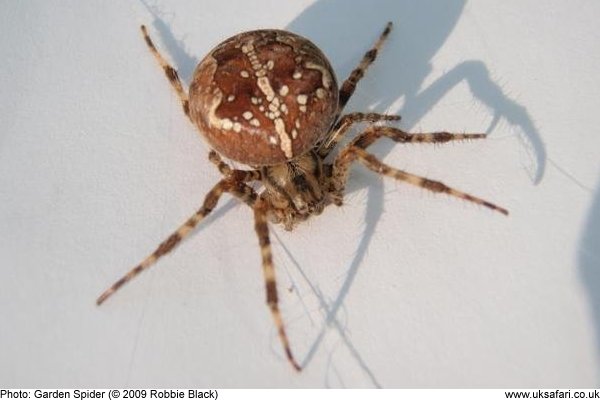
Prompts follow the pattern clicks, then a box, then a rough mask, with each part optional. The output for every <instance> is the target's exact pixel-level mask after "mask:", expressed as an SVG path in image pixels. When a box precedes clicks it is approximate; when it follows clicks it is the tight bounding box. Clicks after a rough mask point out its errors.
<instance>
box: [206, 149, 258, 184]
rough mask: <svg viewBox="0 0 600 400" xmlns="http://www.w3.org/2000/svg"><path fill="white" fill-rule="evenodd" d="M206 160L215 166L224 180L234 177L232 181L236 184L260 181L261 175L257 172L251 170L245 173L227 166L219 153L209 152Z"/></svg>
mask: <svg viewBox="0 0 600 400" xmlns="http://www.w3.org/2000/svg"><path fill="white" fill-rule="evenodd" d="M208 159H209V160H210V162H211V163H213V164H215V165H216V166H217V169H218V170H219V172H220V173H221V174H222V175H223V176H225V177H226V178H229V177H231V176H232V175H235V177H234V178H233V179H234V180H235V181H238V182H250V181H259V180H260V179H261V173H260V171H259V170H256V169H253V170H250V171H245V170H240V169H233V168H231V166H230V165H229V164H227V163H226V162H225V161H223V159H222V158H221V156H220V155H219V153H217V152H216V151H214V150H211V151H210V152H209V153H208Z"/></svg>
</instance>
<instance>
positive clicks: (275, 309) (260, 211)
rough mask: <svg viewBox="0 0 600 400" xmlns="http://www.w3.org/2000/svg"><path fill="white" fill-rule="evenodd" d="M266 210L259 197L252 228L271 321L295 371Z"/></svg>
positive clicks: (298, 366) (296, 367)
mask: <svg viewBox="0 0 600 400" xmlns="http://www.w3.org/2000/svg"><path fill="white" fill-rule="evenodd" d="M267 210H268V203H267V202H266V201H265V200H264V199H262V198H261V199H259V200H258V201H257V202H256V203H255V205H254V229H255V230H256V235H257V236H258V242H259V244H260V254H261V258H262V267H263V274H264V277H265V289H266V293H267V305H268V306H269V310H271V315H272V316H273V321H274V322H275V326H276V328H277V333H278V334H279V339H280V340H281V344H282V345H283V349H284V351H285V354H286V356H287V359H288V360H289V362H290V363H291V364H292V366H293V367H294V369H295V370H296V371H300V370H301V369H302V368H301V367H300V365H299V364H298V363H297V362H296V359H295V358H294V356H293V355H292V350H291V348H290V342H289V340H288V337H287V334H286V333H285V327H284V324H283V319H282V317H281V312H280V311H279V305H278V303H279V299H278V296H277V285H276V282H275V267H274V266H273V255H272V253H271V240H270V239H269V226H268V225H267Z"/></svg>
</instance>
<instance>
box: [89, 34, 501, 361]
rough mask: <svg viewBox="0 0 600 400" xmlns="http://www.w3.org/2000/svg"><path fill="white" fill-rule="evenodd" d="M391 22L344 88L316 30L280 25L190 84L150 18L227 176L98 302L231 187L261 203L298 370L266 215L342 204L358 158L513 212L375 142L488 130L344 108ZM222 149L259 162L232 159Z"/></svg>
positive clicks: (283, 217) (188, 110) (263, 233)
mask: <svg viewBox="0 0 600 400" xmlns="http://www.w3.org/2000/svg"><path fill="white" fill-rule="evenodd" d="M391 28H392V23H391V22H390V23H388V24H387V25H386V27H385V29H384V31H383V32H382V33H381V35H380V36H379V39H378V40H377V41H376V43H375V45H374V46H373V48H371V49H370V50H369V51H367V52H366V53H365V55H364V56H363V58H362V60H361V62H360V64H359V65H358V66H357V67H356V69H354V70H353V71H352V73H351V74H350V76H349V77H348V79H346V80H345V81H344V83H343V84H342V86H341V88H339V90H338V86H337V81H336V77H335V74H334V72H333V69H332V67H331V65H330V64H329V62H328V61H327V59H326V57H325V56H324V55H323V53H322V52H321V51H320V50H319V49H318V48H317V47H316V46H315V45H314V44H312V43H311V42H310V41H309V40H307V39H305V38H303V37H301V36H298V35H295V34H293V33H290V32H286V31H281V30H257V31H250V32H244V33H240V34H238V35H235V36H233V37H231V38H229V39H227V40H226V41H224V42H223V43H221V44H219V45H218V46H217V47H216V48H215V49H213V50H212V51H211V52H210V53H209V54H208V55H207V56H206V57H205V58H204V59H203V60H202V61H201V62H200V64H199V65H198V66H197V67H196V70H195V72H194V75H193V79H192V83H191V85H190V88H189V94H188V93H186V91H185V90H184V89H183V87H182V85H181V81H180V80H179V77H178V74H177V71H176V70H175V69H174V68H173V67H171V66H170V65H169V64H168V63H167V62H166V61H165V59H164V58H163V57H162V56H161V54H160V53H159V52H158V51H157V49H156V47H155V46H154V44H153V42H152V40H151V39H150V37H149V36H148V32H147V30H146V27H145V26H143V25H142V26H141V30H142V34H143V36H144V39H145V41H146V44H147V46H148V48H149V49H150V51H151V53H152V54H153V55H154V58H156V60H157V61H158V63H159V64H160V66H161V67H162V68H163V70H164V72H165V74H166V76H167V78H168V79H169V81H170V83H171V85H172V86H173V89H175V92H176V93H177V95H178V96H179V98H180V100H181V104H182V107H183V111H184V113H185V114H186V115H187V117H188V118H189V119H190V120H191V122H192V123H194V124H195V125H196V126H197V127H198V128H199V130H200V132H201V133H202V134H203V135H204V137H205V138H206V139H207V140H208V142H209V144H210V145H211V147H212V148H213V149H214V150H211V151H210V153H209V160H210V161H211V162H212V163H213V164H215V165H216V166H217V168H218V169H219V172H220V173H221V174H222V175H223V178H222V179H221V180H220V181H219V182H218V183H217V184H216V185H215V186H214V187H213V188H212V189H211V190H210V191H209V192H208V194H207V195H206V197H205V199H204V203H203V204H202V207H200V209H199V210H198V211H196V212H195V213H194V214H193V215H192V216H191V217H190V218H189V219H188V220H187V221H186V222H185V223H184V224H183V225H181V226H180V227H179V228H178V229H177V230H176V231H175V232H174V233H173V234H171V235H170V236H169V237H168V238H167V239H166V240H165V241H163V242H162V243H161V244H160V245H159V246H158V248H157V249H156V250H155V251H154V252H153V253H152V254H151V255H149V256H148V257H147V258H146V259H144V260H143V261H142V262H141V263H140V264H139V265H137V266H136V267H135V268H133V269H132V270H131V271H129V272H128V273H127V274H126V275H125V276H123V277H122V278H121V279H119V280H118V281H117V282H115V283H114V284H113V285H112V286H111V287H110V288H109V289H107V290H106V291H105V292H104V293H102V295H101V296H100V297H99V298H98V300H97V304H98V305H100V304H101V303H102V302H104V301H105V300H106V299H107V298H108V297H109V296H110V295H112V294H113V293H114V292H115V291H117V290H118V289H119V288H120V287H121V286H123V285H124V284H125V283H127V282H129V281H130V280H131V279H133V278H134V277H135V276H136V275H138V274H139V273H141V272H142V271H143V270H145V269H147V268H149V267H150V266H151V265H152V264H154V263H155V262H156V261H157V260H158V259H159V258H160V257H162V256H163V255H165V254H167V253H169V252H170V251H171V250H172V249H173V248H174V247H175V246H176V245H177V244H179V242H181V241H182V240H183V239H184V238H185V237H187V236H188V235H189V234H190V233H191V232H192V231H193V229H194V228H195V227H196V226H197V225H198V223H200V221H202V220H203V219H204V218H205V217H206V216H207V215H208V214H209V213H210V212H211V211H212V210H213V209H214V208H215V206H216V205H217V202H218V201H219V199H220V198H221V196H222V195H223V194H224V193H229V194H231V195H233V196H235V197H237V198H238V199H240V200H241V201H242V202H244V203H245V204H247V205H248V206H249V207H251V208H252V210H253V211H254V223H255V230H256V234H257V235H258V241H259V244H260V251H261V257H262V268H263V273H264V279H265V286H266V295H267V304H268V307H269V309H270V311H271V314H272V317H273V320H274V322H275V326H276V327H277V331H278V335H279V339H280V340H281V344H282V345H283V349H284V351H285V354H286V356H287V359H288V360H289V362H290V363H291V364H292V366H293V367H294V368H295V369H296V370H298V371H299V370H301V366H300V364H299V363H298V362H297V361H296V359H295V358H294V356H293V355H292V351H291V348H290V344H289V340H288V337H287V334H286V331H285V328H284V323H283V320H282V317H281V313H280V311H279V305H278V296H277V287H276V283H275V269H274V266H273V259H272V254H271V244H270V239H269V228H268V222H271V223H278V224H282V225H283V226H284V227H285V229H287V230H292V229H293V228H294V226H295V225H296V224H298V223H299V222H301V221H304V220H306V219H307V218H308V217H310V216H311V215H318V214H320V213H321V212H322V211H323V209H324V208H325V207H326V206H327V205H329V204H335V205H336V206H341V205H342V200H343V195H344V188H345V185H346V181H347V180H348V175H349V171H350V166H351V164H352V163H353V162H355V161H358V162H359V163H361V164H362V165H364V166H365V167H366V168H368V169H370V170H372V171H374V172H375V173H378V174H380V175H384V176H389V177H392V178H394V179H397V180H400V181H404V182H407V183H410V184H412V185H416V186H420V187H422V188H424V189H426V190H430V191H433V192H441V193H447V194H449V195H451V196H455V197H459V198H461V199H464V200H467V201H470V202H473V203H476V204H480V205H482V206H485V207H488V208H490V209H492V210H495V211H498V212H501V213H502V214H505V215H507V214H508V211H507V210H505V209H504V208H501V207H498V206H496V205H494V204H492V203H490V202H488V201H485V200H482V199H480V198H477V197H474V196H471V195H470V194H467V193H464V192H461V191H458V190H456V189H453V188H450V187H448V186H446V185H445V184H443V183H441V182H437V181H433V180H430V179H427V178H423V177H420V176H416V175H413V174H410V173H408V172H405V171H402V170H399V169H396V168H393V167H390V166H388V165H386V164H384V163H383V162H381V161H379V160H378V159H377V158H376V157H375V156H374V155H372V154H370V153H369V152H368V151H367V148H368V147H369V146H370V145H371V144H373V143H374V142H375V141H377V140H378V139H380V138H383V137H386V138H389V139H391V140H393V141H396V142H399V143H417V142H418V143H443V142H448V141H452V140H464V139H482V138H484V137H485V136H486V135H485V134H479V133H477V134H456V133H448V132H435V133H418V134H411V133H407V132H404V131H402V130H400V129H398V128H393V127H389V126H381V125H376V124H375V123H376V122H382V121H398V120H400V117H399V116H396V115H386V114H376V113H359V112H356V113H350V114H346V115H342V111H343V109H344V107H345V105H346V104H347V102H348V100H349V99H350V97H351V96H352V94H353V93H354V90H355V88H356V85H357V83H358V82H359V81H360V79H361V78H362V77H363V75H364V73H365V71H366V70H367V68H368V67H369V65H370V64H371V63H373V61H375V58H376V57H377V54H378V53H379V50H380V49H381V46H382V45H383V42H384V41H385V39H386V38H387V37H388V35H389V33H390V31H391ZM357 122H369V123H370V125H369V127H368V128H367V129H366V130H365V131H364V132H362V133H361V134H359V135H358V136H357V137H355V138H354V139H353V140H351V141H350V143H349V144H348V145H347V146H345V147H344V148H343V149H341V150H340V151H339V153H338V155H337V156H336V157H335V158H334V159H333V160H332V161H329V162H328V161H326V160H327V157H328V156H329V155H330V153H331V152H332V150H333V149H334V148H335V147H336V145H337V144H338V143H339V142H340V140H341V139H342V138H343V137H344V135H345V134H346V133H347V132H348V130H349V128H350V127H351V126H352V125H353V124H355V123H357ZM215 150H216V151H215ZM220 155H223V156H225V157H227V158H229V159H232V160H235V161H238V162H240V163H243V164H245V165H249V166H251V169H249V170H241V169H233V168H232V167H231V166H229V165H228V164H227V163H225V162H224V161H223V160H222V159H221V156H220ZM253 182H260V183H261V184H262V185H263V186H264V190H262V191H261V192H257V191H256V190H255V189H253V187H252V186H250V185H249V184H250V183H253Z"/></svg>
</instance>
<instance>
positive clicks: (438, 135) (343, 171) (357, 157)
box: [331, 126, 508, 215]
mask: <svg viewBox="0 0 600 400" xmlns="http://www.w3.org/2000/svg"><path fill="white" fill-rule="evenodd" d="M381 137H388V138H390V139H392V140H394V141H396V142H401V143H445V142H449V141H452V140H466V139H482V138H485V137H486V135H485V134H481V133H474V134H466V133H465V134H458V133H449V132H434V133H418V134H410V133H407V132H404V131H402V130H400V129H396V128H391V127H385V126H375V127H371V128H369V129H368V130H367V131H365V132H364V133H363V134H361V135H359V136H357V137H356V138H355V139H354V140H353V141H352V142H351V143H350V144H349V145H348V146H347V147H346V148H344V149H343V150H342V151H341V152H340V154H339V155H338V157H337V158H336V160H335V161H334V163H333V173H332V182H331V183H332V184H331V191H332V196H333V197H334V198H338V199H341V198H342V196H343V192H344V188H345V185H346V181H347V180H348V175H349V172H350V166H351V164H352V163H353V162H354V161H358V162H360V163H361V164H363V165H364V166H365V167H367V168H368V169H370V170H371V171H373V172H376V173H378V174H381V175H384V176H389V177H391V178H394V179H397V180H400V181H404V182H406V183H409V184H411V185H415V186H419V187H422V188H423V189H426V190H430V191H432V192H436V193H446V194H448V195H450V196H454V197H458V198H461V199H463V200H467V201H470V202H473V203H476V204H479V205H482V206H484V207H487V208H489V209H492V210H494V211H498V212H500V213H502V214H504V215H508V211H507V210H506V209H504V208H502V207H499V206H497V205H495V204H493V203H490V202H489V201H487V200H483V199H480V198H478V197H475V196H472V195H470V194H468V193H465V192H461V191H459V190H456V189H453V188H451V187H449V186H447V185H445V184H443V183H442V182H438V181H434V180H431V179H428V178H424V177H421V176H417V175H414V174H411V173H409V172H405V171H402V170H400V169H396V168H393V167H390V166H389V165H387V164H385V163H383V162H381V161H380V160H378V159H377V157H375V156H374V155H373V154H371V153H369V152H367V151H366V150H365V149H366V148H367V147H368V146H370V145H371V144H373V143H374V142H375V141H376V140H377V139H379V138H381ZM336 204H337V203H336ZM337 205H341V201H340V204H337Z"/></svg>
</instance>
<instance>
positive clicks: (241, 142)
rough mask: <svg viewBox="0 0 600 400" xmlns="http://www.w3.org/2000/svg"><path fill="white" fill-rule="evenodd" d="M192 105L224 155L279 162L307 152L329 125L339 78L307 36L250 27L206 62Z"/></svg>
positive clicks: (192, 113) (195, 85)
mask: <svg viewBox="0 0 600 400" xmlns="http://www.w3.org/2000/svg"><path fill="white" fill-rule="evenodd" d="M189 107H190V117H191V118H192V121H193V122H194V123H195V124H196V125H197V126H198V127H199V128H200V131H201V132H202V133H203V134H204V136H205V137H206V138H207V140H208V142H209V143H210V145H211V146H212V147H213V148H214V149H215V150H217V151H218V152H219V153H220V154H222V155H224V156H225V157H227V158H230V159H232V160H236V161H239V162H242V163H244V164H248V165H254V166H259V165H274V164H279V163H284V162H287V161H290V160H292V159H294V158H296V157H298V156H301V155H303V154H305V153H306V152H308V151H309V150H310V149H311V148H313V146H314V145H315V143H316V142H317V141H318V140H319V139H321V138H322V136H323V135H324V134H326V133H327V132H328V130H329V128H330V127H331V125H332V123H333V121H334V119H335V117H336V115H337V111H338V85H337V81H336V78H335V74H334V72H333V69H332V67H331V65H330V63H329V61H328V60H327V58H326V57H325V55H324V54H323V53H322V52H321V51H320V50H319V49H318V48H317V47H316V46H315V45H314V44H313V43H311V42H310V41H309V40H308V39H305V38H303V37H301V36H298V35H296V34H293V33H290V32H286V31H281V30H257V31H250V32H244V33H240V34H238V35H235V36H233V37H231V38H229V39H227V40H225V41H224V42H222V43H221V44H219V45H218V46H217V47H215V48H214V49H213V50H212V51H211V52H210V53H209V54H208V55H207V56H206V57H205V58H204V59H203V60H202V61H201V62H200V64H199V65H198V67H197V68H196V71H195V72H194V76H193V80H192V84H191V85H190V90H189Z"/></svg>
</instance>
